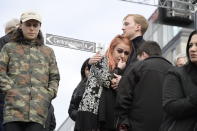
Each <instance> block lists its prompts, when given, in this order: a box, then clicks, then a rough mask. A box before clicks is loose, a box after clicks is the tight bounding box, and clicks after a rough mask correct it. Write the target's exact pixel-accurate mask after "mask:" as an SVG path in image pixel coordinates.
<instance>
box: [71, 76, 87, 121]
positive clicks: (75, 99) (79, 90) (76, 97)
mask: <svg viewBox="0 0 197 131" xmlns="http://www.w3.org/2000/svg"><path fill="white" fill-rule="evenodd" d="M85 82H86V80H82V81H81V82H80V83H79V84H78V86H77V87H76V88H75V90H74V92H73V94H72V97H71V101H70V105H69V108H68V114H69V116H70V118H71V119H72V120H73V121H75V120H76V116H77V112H78V108H79V103H80V101H81V99H82V96H83V93H84V91H85Z"/></svg>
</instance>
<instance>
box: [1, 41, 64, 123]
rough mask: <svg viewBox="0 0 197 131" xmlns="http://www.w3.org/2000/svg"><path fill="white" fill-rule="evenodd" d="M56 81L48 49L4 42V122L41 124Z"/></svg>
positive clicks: (54, 94) (57, 78)
mask: <svg viewBox="0 0 197 131" xmlns="http://www.w3.org/2000/svg"><path fill="white" fill-rule="evenodd" d="M59 80H60V76H59V71H58V67H57V63H56V59H55V55H54V52H53V50H52V49H51V48H49V47H47V46H45V45H40V46H36V45H34V44H31V45H30V44H18V43H15V42H10V43H7V44H6V45H5V46H4V47H3V49H2V51H1V53H0V89H1V90H2V91H3V92H5V94H6V96H5V107H4V123H7V122H12V121H23V122H30V121H31V122H36V123H40V124H42V125H44V123H45V121H46V118H47V114H48V107H49V105H50V102H51V100H52V99H53V98H54V97H55V96H56V93H57V89H58V85H59Z"/></svg>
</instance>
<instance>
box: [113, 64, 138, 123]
mask: <svg viewBox="0 0 197 131" xmlns="http://www.w3.org/2000/svg"><path fill="white" fill-rule="evenodd" d="M138 68H140V65H139V64H137V65H136V66H133V67H131V69H130V70H129V73H128V74H127V75H124V76H122V78H121V80H120V83H119V86H118V89H117V97H116V102H117V103H116V104H117V105H116V111H117V116H118V120H117V125H116V126H118V125H126V126H128V127H130V126H131V125H130V123H129V118H128V116H129V111H130V108H131V106H132V99H133V91H134V88H135V85H136V84H137V82H138V80H137V79H138V76H139V71H138Z"/></svg>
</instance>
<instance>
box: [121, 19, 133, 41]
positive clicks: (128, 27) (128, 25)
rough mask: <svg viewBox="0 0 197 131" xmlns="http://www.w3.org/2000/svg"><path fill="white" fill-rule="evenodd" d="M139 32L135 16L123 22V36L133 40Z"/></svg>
mask: <svg viewBox="0 0 197 131" xmlns="http://www.w3.org/2000/svg"><path fill="white" fill-rule="evenodd" d="M136 30H137V24H136V23H135V21H134V18H133V16H128V17H127V18H126V19H125V20H124V21H123V26H122V31H123V35H124V36H125V37H127V38H129V39H132V38H133V37H134V36H135V33H136Z"/></svg>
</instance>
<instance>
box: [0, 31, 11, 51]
mask: <svg viewBox="0 0 197 131" xmlns="http://www.w3.org/2000/svg"><path fill="white" fill-rule="evenodd" d="M11 35H12V32H10V33H8V34H7V35H4V36H2V37H1V38H0V50H1V49H2V48H3V46H4V45H5V44H6V43H8V42H9V41H10V39H11Z"/></svg>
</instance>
